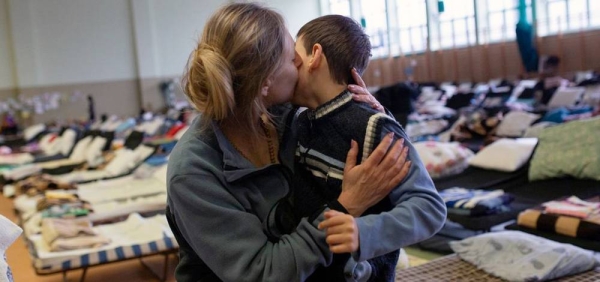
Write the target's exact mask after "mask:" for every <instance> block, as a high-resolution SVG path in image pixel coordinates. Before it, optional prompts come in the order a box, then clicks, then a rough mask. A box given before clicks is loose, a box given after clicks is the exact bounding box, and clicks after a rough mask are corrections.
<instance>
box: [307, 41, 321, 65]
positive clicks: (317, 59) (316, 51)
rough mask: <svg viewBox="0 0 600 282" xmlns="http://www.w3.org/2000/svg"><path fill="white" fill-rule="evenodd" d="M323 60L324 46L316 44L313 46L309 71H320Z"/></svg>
mask: <svg viewBox="0 0 600 282" xmlns="http://www.w3.org/2000/svg"><path fill="white" fill-rule="evenodd" d="M322 60H323V46H321V44H319V43H316V44H315V45H313V47H312V50H311V58H310V60H309V61H308V71H309V72H310V71H313V70H315V69H318V68H319V66H321V63H322Z"/></svg>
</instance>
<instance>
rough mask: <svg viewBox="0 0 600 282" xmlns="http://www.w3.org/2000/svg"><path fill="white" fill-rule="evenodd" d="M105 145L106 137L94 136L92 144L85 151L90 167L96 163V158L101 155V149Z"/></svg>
mask: <svg viewBox="0 0 600 282" xmlns="http://www.w3.org/2000/svg"><path fill="white" fill-rule="evenodd" d="M105 145H106V138H104V137H100V136H96V137H95V138H94V141H92V144H90V146H89V147H88V149H87V150H86V152H85V159H86V161H87V162H88V164H90V165H91V166H92V167H95V166H96V165H97V164H98V159H99V158H100V157H102V149H103V148H104V146H105Z"/></svg>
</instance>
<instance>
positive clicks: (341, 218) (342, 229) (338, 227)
mask: <svg viewBox="0 0 600 282" xmlns="http://www.w3.org/2000/svg"><path fill="white" fill-rule="evenodd" d="M319 229H321V230H323V229H325V230H326V231H325V232H326V234H327V238H326V241H327V244H329V250H331V252H332V253H334V254H341V253H351V252H355V251H357V250H358V247H359V245H360V241H359V240H358V226H357V225H356V221H355V220H354V217H353V216H351V215H349V214H345V213H342V212H339V211H335V210H329V211H326V212H325V220H323V221H322V222H321V223H319Z"/></svg>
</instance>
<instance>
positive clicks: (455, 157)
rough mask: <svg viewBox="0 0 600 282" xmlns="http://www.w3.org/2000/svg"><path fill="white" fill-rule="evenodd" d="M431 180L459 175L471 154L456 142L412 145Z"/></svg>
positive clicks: (432, 142) (430, 142)
mask: <svg viewBox="0 0 600 282" xmlns="http://www.w3.org/2000/svg"><path fill="white" fill-rule="evenodd" d="M413 146H414V147H415V149H416V150H417V153H418V154H419V157H420V158H421V160H422V161H423V164H424V165H425V168H426V169H427V172H428V173H429V175H430V176H431V178H440V177H444V176H450V175H455V174H459V173H461V172H462V171H463V170H465V169H466V168H467V167H468V166H469V164H468V161H469V159H470V158H471V157H473V152H472V151H471V150H469V149H467V148H464V147H462V146H461V145H460V144H459V143H458V142H452V143H441V142H435V141H427V142H418V143H415V144H413Z"/></svg>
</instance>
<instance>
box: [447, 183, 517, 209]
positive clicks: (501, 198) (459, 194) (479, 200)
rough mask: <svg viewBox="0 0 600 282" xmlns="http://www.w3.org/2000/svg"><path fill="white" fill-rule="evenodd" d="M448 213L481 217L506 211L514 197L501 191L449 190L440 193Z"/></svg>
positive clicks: (455, 188)
mask: <svg viewBox="0 0 600 282" xmlns="http://www.w3.org/2000/svg"><path fill="white" fill-rule="evenodd" d="M440 196H441V197H442V199H443V200H444V202H445V203H446V207H447V208H448V213H453V214H458V215H468V216H483V215H490V214H497V213H500V212H505V211H508V210H509V209H510V208H509V207H508V204H510V203H511V202H512V201H513V200H514V196H512V195H511V194H507V193H504V191H503V190H494V191H484V190H475V189H465V188H458V187H454V188H449V189H445V190H443V191H441V192H440Z"/></svg>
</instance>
